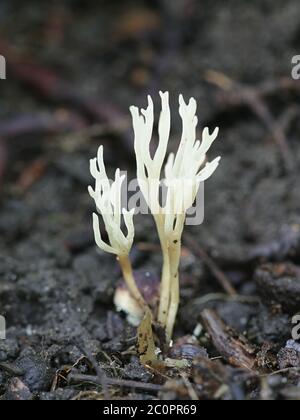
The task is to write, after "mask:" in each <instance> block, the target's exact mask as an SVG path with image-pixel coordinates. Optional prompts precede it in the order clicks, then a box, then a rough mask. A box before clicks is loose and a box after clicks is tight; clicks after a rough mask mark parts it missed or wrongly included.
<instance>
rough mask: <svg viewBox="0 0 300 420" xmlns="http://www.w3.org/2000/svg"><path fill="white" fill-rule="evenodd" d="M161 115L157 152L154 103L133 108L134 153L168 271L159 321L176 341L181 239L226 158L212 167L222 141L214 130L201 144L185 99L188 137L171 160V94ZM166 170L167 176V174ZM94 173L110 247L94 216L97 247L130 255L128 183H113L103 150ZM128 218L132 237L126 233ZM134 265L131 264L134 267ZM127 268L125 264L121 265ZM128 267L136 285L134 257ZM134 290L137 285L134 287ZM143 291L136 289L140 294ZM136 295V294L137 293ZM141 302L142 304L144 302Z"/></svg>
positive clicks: (193, 113) (164, 95) (164, 98)
mask: <svg viewBox="0 0 300 420" xmlns="http://www.w3.org/2000/svg"><path fill="white" fill-rule="evenodd" d="M160 97H161V114H160V118H159V124H158V136H159V137H158V145H157V147H156V150H155V151H154V153H153V152H152V148H151V140H152V138H153V128H154V109H153V102H152V99H151V97H150V96H148V106H147V108H146V109H141V110H139V109H138V108H137V107H134V106H132V107H131V108H130V111H131V114H132V121H133V129H134V149H135V155H136V164H137V180H138V183H139V187H140V189H141V192H142V194H143V196H144V198H145V200H146V203H147V205H148V206H149V209H150V211H151V213H152V215H153V217H154V220H155V223H156V227H157V231H158V235H159V239H160V243H161V247H162V253H163V270H162V279H161V290H160V304H159V308H158V315H157V320H158V322H159V323H160V324H161V325H162V326H163V327H164V328H165V330H166V335H167V337H168V339H170V338H171V336H172V332H173V328H174V323H175V318H176V314H177V310H178V304H179V264H180V255H181V237H182V233H183V229H184V225H185V220H186V212H187V211H188V210H189V208H190V207H192V205H193V203H194V201H195V199H196V197H197V194H198V191H199V188H200V185H201V183H202V182H204V181H205V180H207V179H208V178H209V177H210V176H211V175H212V174H213V173H214V171H215V170H216V168H217V167H218V165H219V162H220V157H218V158H216V159H214V160H213V161H212V162H209V163H206V154H207V152H208V150H209V148H210V146H211V145H212V143H213V142H214V140H215V139H216V138H217V136H218V132H219V129H218V128H216V129H215V130H214V131H213V132H212V133H211V134H210V133H209V130H208V128H205V129H204V130H203V132H202V140H201V141H200V140H197V137H196V130H197V124H198V119H197V117H196V110H197V103H196V101H195V99H194V98H191V99H190V100H189V102H188V104H186V103H185V101H184V99H183V97H182V95H180V96H179V114H180V117H181V119H182V136H181V141H180V144H179V148H178V150H177V153H176V154H174V153H171V154H170V155H169V156H168V157H167V151H168V143H169V138H170V129H171V113H170V107H169V94H168V92H165V93H162V92H160ZM163 171H164V174H163ZM91 173H92V175H93V177H94V178H95V180H96V187H95V190H93V189H92V188H91V187H90V190H89V191H90V194H91V196H92V197H93V198H94V200H95V203H96V207H97V210H98V212H99V213H101V214H102V217H103V220H104V223H105V227H106V231H107V234H108V238H109V242H110V244H109V245H108V244H106V243H104V242H103V240H102V238H101V234H100V229H99V219H98V216H97V215H96V214H94V216H93V217H94V232H95V239H96V243H97V245H98V246H99V248H101V249H102V250H104V251H107V252H111V253H114V254H116V255H118V256H119V257H120V256H123V257H124V256H128V255H129V252H130V249H131V247H132V243H133V239H134V226H133V214H134V211H126V210H121V206H120V196H121V186H122V182H123V180H124V178H123V177H122V176H121V175H120V171H119V170H118V171H117V172H116V177H115V181H114V183H113V184H112V185H110V184H109V181H108V178H107V175H106V171H105V166H104V162H103V148H102V147H100V149H99V152H98V158H96V159H93V160H92V161H91ZM163 175H164V177H165V179H164V184H165V188H166V191H167V192H166V197H165V202H164V203H162V202H161V199H160V191H161V181H162V178H163ZM121 216H123V218H124V221H125V225H126V227H127V236H125V235H124V234H123V232H122V229H121V219H122V217H121ZM128 264H129V265H128ZM121 265H122V264H121ZM126 266H127V268H126V269H125V271H124V270H123V273H124V277H125V279H126V277H127V278H128V273H126V270H127V271H128V270H129V271H131V277H130V280H131V283H132V282H133V283H134V278H133V275H132V270H131V266H130V262H129V258H128V259H127V260H126ZM131 288H132V284H131ZM136 291H137V288H136V287H135V292H136ZM135 294H136V293H135ZM140 301H141V300H140Z"/></svg>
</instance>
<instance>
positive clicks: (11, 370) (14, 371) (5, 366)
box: [0, 362, 25, 376]
mask: <svg viewBox="0 0 300 420" xmlns="http://www.w3.org/2000/svg"><path fill="white" fill-rule="evenodd" d="M0 369H2V370H4V371H5V372H7V373H8V374H9V375H12V376H23V375H24V374H25V372H24V371H23V370H22V369H20V368H18V367H17V366H14V365H12V364H11V363H6V362H0Z"/></svg>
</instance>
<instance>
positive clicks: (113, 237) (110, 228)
mask: <svg viewBox="0 0 300 420" xmlns="http://www.w3.org/2000/svg"><path fill="white" fill-rule="evenodd" d="M90 171H91V175H92V176H93V178H95V189H94V190H93V188H92V187H91V186H90V187H89V193H90V196H91V197H92V198H93V199H94V201H95V204H96V208H97V210H98V212H99V213H100V214H101V215H102V218H103V221H104V224H105V228H106V231H107V235H108V239H109V242H110V244H106V243H105V242H104V241H103V240H102V237H101V229H100V223H99V217H98V215H97V214H96V213H94V214H93V228H94V235H95V241H96V244H97V246H98V247H99V248H100V249H102V250H103V251H105V252H109V253H111V254H114V255H117V257H118V259H119V262H120V266H121V268H122V272H123V276H124V279H125V281H126V284H127V287H128V289H129V291H130V293H131V294H132V296H133V298H134V299H135V300H137V302H138V303H139V305H140V306H141V307H145V306H146V305H145V302H144V299H143V297H142V295H141V293H140V291H139V289H138V287H137V286H136V283H135V280H134V277H133V272H132V267H131V263H130V259H129V254H130V251H131V248H132V244H133V240H134V224H133V216H134V211H135V210H134V209H132V210H131V211H127V210H125V209H121V189H122V184H123V182H124V179H125V175H123V176H121V174H120V169H117V171H116V174H115V181H114V182H113V183H112V184H110V181H109V179H108V177H107V174H106V170H105V165H104V160H103V147H102V146H100V148H99V150H98V155H97V157H96V158H95V159H91V161H90ZM122 216H123V219H124V222H125V225H126V229H127V236H125V235H124V233H123V231H122V227H121V223H122Z"/></svg>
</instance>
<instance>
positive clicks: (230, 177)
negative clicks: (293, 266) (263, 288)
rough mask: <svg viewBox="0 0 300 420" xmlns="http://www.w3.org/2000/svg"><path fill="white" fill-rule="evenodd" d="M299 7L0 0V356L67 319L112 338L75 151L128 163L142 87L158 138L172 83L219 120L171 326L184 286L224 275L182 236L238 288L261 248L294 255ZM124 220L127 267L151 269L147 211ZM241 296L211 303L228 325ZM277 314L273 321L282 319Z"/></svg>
mask: <svg viewBox="0 0 300 420" xmlns="http://www.w3.org/2000/svg"><path fill="white" fill-rule="evenodd" d="M299 16H300V5H299V1H298V0H286V1H284V2H283V1H282V0H264V1H258V0H253V1H251V2H250V1H246V0H245V1H243V0H228V1H226V2H224V1H221V0H215V1H213V2H212V1H208V0H198V1H197V0H172V1H167V0H165V1H164V0H151V1H150V0H149V1H147V0H140V1H133V0H132V1H130V0H113V1H111V0H110V1H108V0H98V1H96V0H95V1H93V0H90V1H83V0H60V1H54V0H53V1H48V2H41V1H38V0H27V1H26V2H24V1H19V0H1V3H0V54H1V55H3V56H4V57H5V58H6V61H7V79H6V80H0V88H1V90H0V91H1V94H0V202H1V204H0V255H1V256H0V259H1V264H0V275H1V278H0V282H1V283H2V285H0V303H1V305H0V309H1V313H2V312H3V313H4V314H5V316H6V317H7V323H8V325H9V326H10V330H9V332H10V337H13V338H12V341H11V347H8V348H7V353H6V356H7V355H10V357H12V358H13V357H14V354H15V355H17V354H18V349H20V347H21V348H23V347H24V346H25V347H26V346H32V347H35V346H36V348H38V347H39V345H40V344H39V343H40V338H41V336H43V337H44V334H45V332H46V331H47V339H46V338H45V339H44V344H43V345H44V346H46V347H47V346H48V347H50V346H51V345H53V342H55V343H57V342H59V340H63V338H64V337H66V336H68V337H69V336H71V335H81V336H87V337H89V340H98V341H101V342H104V343H109V345H107V346H108V347H109V346H110V347H109V348H113V345H112V339H113V337H111V334H110V335H109V333H107V332H103V331H106V330H105V326H104V325H106V324H105V323H106V320H107V310H108V311H111V310H112V308H113V306H112V294H113V285H114V284H115V282H116V280H117V279H118V278H119V277H120V272H119V271H118V268H117V267H116V263H115V261H114V260H113V259H112V258H111V256H107V255H103V254H99V253H98V252H97V251H96V249H95V246H94V239H93V233H92V230H91V213H92V211H93V203H92V202H91V199H90V197H89V196H88V194H87V185H88V184H89V183H90V182H91V179H90V175H89V159H90V158H91V157H93V156H94V155H95V153H96V150H97V148H98V146H99V145H100V144H104V146H105V159H106V162H107V164H108V167H109V169H110V170H113V169H114V168H116V167H121V168H122V169H124V170H129V171H130V172H131V174H132V175H134V171H135V161H134V156H133V147H132V144H133V143H132V142H133V133H132V129H131V121H130V118H129V106H130V105H132V104H135V105H138V106H145V105H146V95H147V94H149V93H150V94H151V95H152V96H153V99H154V101H155V104H156V111H157V114H158V109H159V95H158V91H159V90H169V91H170V99H171V103H172V111H173V115H174V117H173V121H172V139H171V145H170V147H171V148H175V147H176V146H177V144H178V141H179V139H180V129H181V127H180V120H179V118H178V117H177V115H176V114H177V106H178V105H177V104H178V95H179V93H183V95H184V96H185V98H189V97H190V96H194V97H195V98H196V100H197V101H198V117H199V128H201V127H204V126H207V125H208V126H209V127H210V128H211V129H213V128H214V127H215V126H217V125H218V126H220V136H219V139H218V141H217V142H216V143H215V144H214V145H213V147H212V149H211V151H210V158H213V157H215V156H218V155H221V156H222V163H221V165H220V167H219V169H218V171H217V172H216V174H215V175H214V176H213V177H212V178H211V179H210V180H209V181H208V182H207V183H206V191H205V221H204V224H203V225H202V226H201V227H195V228H192V229H188V232H189V235H191V236H192V238H193V240H194V241H195V242H196V250H195V248H194V252H191V250H190V249H189V246H188V245H187V246H186V247H185V248H184V250H183V266H182V270H183V276H182V279H183V280H182V283H183V284H182V297H183V304H182V308H183V309H182V311H181V318H180V319H181V321H182V322H181V323H180V322H179V323H178V326H179V327H178V328H181V329H180V332H182V333H187V332H191V330H192V329H193V327H194V326H195V323H196V322H197V311H196V312H195V311H194V312H193V313H190V312H188V310H185V308H186V306H185V305H186V304H187V303H188V302H189V303H190V301H191V299H192V298H193V297H195V296H199V295H201V294H203V292H204V291H207V292H220V291H223V289H222V284H221V285H220V284H219V283H218V281H216V279H215V278H214V276H212V275H211V272H210V271H209V270H207V265H205V264H203V261H202V260H201V259H200V258H198V257H199V252H197V251H199V250H200V251H202V257H203V255H204V256H206V257H207V256H209V258H212V260H213V263H214V264H218V266H219V267H221V269H222V270H223V271H224V272H225V273H226V276H227V277H228V279H229V281H230V283H231V284H232V285H233V287H234V288H235V289H236V290H238V292H239V293H241V294H243V295H252V294H255V293H256V285H255V282H254V281H253V273H254V272H255V270H256V269H257V267H258V266H259V264H260V261H261V260H263V261H269V262H274V261H276V262H278V261H280V262H283V261H286V260H291V261H293V262H294V263H295V262H296V263H297V262H299V260H300V251H299V250H300V233H299V231H300V228H299V226H300V190H299V162H300V147H299V137H300V125H299V122H300V118H299V116H300V110H299V109H300V107H299V95H300V82H299V81H294V80H293V79H292V77H291V69H292V66H291V60H292V57H293V56H294V55H296V54H299V53H300V19H299ZM199 135H200V133H199ZM155 141H156V139H155V138H154V142H155ZM136 236H137V241H136V246H135V249H134V250H133V257H132V258H133V262H134V266H135V268H142V269H148V270H151V271H154V272H156V274H157V275H159V270H160V269H159V267H160V254H159V249H158V248H157V243H158V241H157V238H156V236H155V235H154V233H153V224H152V220H151V218H147V217H145V218H142V219H141V218H138V219H137V222H136ZM190 243H191V242H189V244H190ZM194 245H195V244H194ZM197 247H198V248H197ZM203 252H204V254H203ZM200 254H201V252H200ZM206 262H207V261H206ZM208 265H209V264H208ZM225 286H226V285H225ZM223 287H224V284H223ZM225 289H226V287H225ZM227 292H228V290H227ZM251 311H252V312H253V310H252V309H249V307H247V308H246V309H245V308H243V309H242V312H241V313H242V315H241V313H240V312H237V313H235V312H234V311H233V309H232V307H230V308H228V307H226V305H223V307H222V308H221V309H220V313H221V315H222V316H223V317H225V319H226V320H227V322H228V323H230V324H231V325H232V326H234V327H236V328H242V325H241V322H242V321H241V319H243V322H244V321H245V318H246V319H248V318H247V317H249V316H250V313H252V312H251ZM229 313H230V314H232V315H230V314H229ZM286 322H287V324H285V326H286V329H284V328H282V327H280V328H279V329H280V330H281V331H285V334H287V335H289V333H290V329H289V323H288V319H286ZM101 323H102V324H101ZM58 325H59V328H58ZM100 325H102V327H101V328H102V329H101V328H100ZM280 325H281V324H280ZM120 331H121V330H120ZM120 331H119V332H120ZM105 334H106V335H105ZM20 337H23V338H22V340H23V341H22V340H21V343H20ZM24 337H25V338H24ZM53 337H55V339H54V338H53ZM258 341H259V340H258ZM16 342H17V343H18V346H19V347H18V346H17V347H16ZM91 342H92V343H93V341H91ZM91 346H92V344H91ZM14 352H15V353H14ZM62 360H63V358H62V357H61V358H60V359H59V361H58V362H57V365H56V367H57V366H59V363H61V361H62ZM71 362H72V360H71ZM0 382H1V381H0Z"/></svg>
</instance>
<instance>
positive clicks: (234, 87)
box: [205, 71, 295, 171]
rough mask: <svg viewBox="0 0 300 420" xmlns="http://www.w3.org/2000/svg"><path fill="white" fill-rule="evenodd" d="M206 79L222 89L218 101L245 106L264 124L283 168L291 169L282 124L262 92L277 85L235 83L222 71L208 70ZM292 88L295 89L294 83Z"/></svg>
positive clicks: (289, 151) (292, 161)
mask: <svg viewBox="0 0 300 420" xmlns="http://www.w3.org/2000/svg"><path fill="white" fill-rule="evenodd" d="M205 79H206V81H208V82H209V83H212V84H214V85H215V86H217V87H218V88H220V89H222V90H223V92H224V93H223V94H222V95H221V96H220V97H219V101H220V102H221V103H222V105H224V106H225V107H228V105H229V106H247V107H248V108H249V109H250V110H251V111H252V112H253V113H254V114H255V115H256V116H257V117H258V118H259V119H260V120H261V121H262V123H263V124H264V126H265V127H266V128H267V129H268V131H269V132H270V133H271V135H272V138H273V140H274V141H275V143H276V144H277V146H278V148H279V150H280V152H281V156H282V159H283V163H284V165H285V169H286V170H287V171H291V170H292V169H293V166H294V157H293V154H292V151H291V149H290V146H289V143H288V140H287V137H286V135H285V132H284V130H283V129H282V126H281V125H280V124H278V123H277V122H276V120H275V118H274V116H273V115H272V113H271V111H270V110H269V107H268V106H267V105H266V103H265V101H264V98H263V95H262V93H264V94H266V93H267V92H268V93H270V92H272V91H273V90H274V89H275V87H279V86H280V84H279V85H278V86H277V85H276V84H274V83H272V84H265V85H263V86H260V87H258V88H255V87H250V86H244V85H242V84H240V83H236V82H235V81H233V80H232V79H230V78H229V77H227V76H226V75H224V74H223V73H218V72H214V71H209V72H207V74H206V77H205ZM281 85H283V86H286V87H288V86H289V87H291V85H287V83H281ZM293 88H294V89H295V87H294V85H293Z"/></svg>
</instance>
